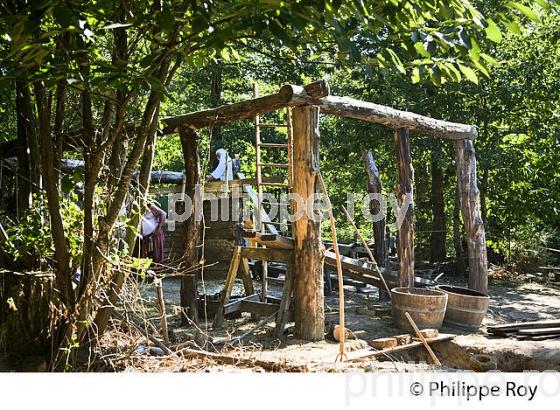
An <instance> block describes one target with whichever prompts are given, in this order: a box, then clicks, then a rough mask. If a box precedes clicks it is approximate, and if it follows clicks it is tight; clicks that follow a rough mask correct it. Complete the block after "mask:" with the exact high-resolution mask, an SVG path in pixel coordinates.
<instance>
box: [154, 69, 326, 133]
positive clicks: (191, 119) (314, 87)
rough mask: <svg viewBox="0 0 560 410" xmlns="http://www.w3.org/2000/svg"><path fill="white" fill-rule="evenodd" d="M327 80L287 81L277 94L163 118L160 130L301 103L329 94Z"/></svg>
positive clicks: (223, 120)
mask: <svg viewBox="0 0 560 410" xmlns="http://www.w3.org/2000/svg"><path fill="white" fill-rule="evenodd" d="M329 92H330V90H329V86H328V83H327V82H326V80H319V81H315V82H313V83H311V84H307V85H306V86H304V87H300V86H297V85H292V84H286V85H284V86H282V88H280V91H278V92H277V93H276V94H271V95H265V96H263V97H257V98H253V99H250V100H247V101H241V102H238V103H233V104H228V105H223V106H221V107H217V108H212V109H209V110H203V111H197V112H192V113H188V114H184V115H179V116H175V117H167V118H164V119H162V122H163V124H164V127H163V130H162V134H171V133H173V132H175V131H176V130H177V129H178V128H179V127H181V126H191V127H195V128H204V127H209V126H211V125H216V124H225V123H228V122H232V121H236V120H239V119H243V118H253V117H254V116H255V115H258V114H262V113H266V112H271V111H276V110H278V109H280V108H285V107H288V106H290V105H303V104H306V103H307V100H305V98H321V97H325V96H327V95H328V94H329Z"/></svg>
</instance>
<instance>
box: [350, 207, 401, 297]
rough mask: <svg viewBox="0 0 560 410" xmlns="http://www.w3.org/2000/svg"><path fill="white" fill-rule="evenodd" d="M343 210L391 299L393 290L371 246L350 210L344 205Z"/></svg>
mask: <svg viewBox="0 0 560 410" xmlns="http://www.w3.org/2000/svg"><path fill="white" fill-rule="evenodd" d="M342 210H343V211H344V213H345V214H346V218H347V219H348V221H349V222H350V224H351V225H352V228H354V231H355V232H356V234H357V235H358V238H360V242H362V245H363V246H364V248H365V249H366V252H367V253H368V256H369V259H370V260H371V262H372V263H374V264H375V267H376V268H377V270H378V271H379V277H380V278H381V282H383V286H384V287H385V290H386V291H387V294H388V295H389V299H391V289H389V286H388V285H387V282H386V281H385V278H384V277H383V273H382V272H381V270H380V269H379V268H378V267H377V262H376V261H375V258H374V257H373V253H371V249H370V248H369V246H368V244H367V241H366V240H365V238H364V237H363V236H362V234H361V233H360V230H359V229H358V227H357V226H356V224H355V223H354V219H352V217H351V216H350V214H349V213H348V210H347V209H346V208H345V207H344V205H343V206H342Z"/></svg>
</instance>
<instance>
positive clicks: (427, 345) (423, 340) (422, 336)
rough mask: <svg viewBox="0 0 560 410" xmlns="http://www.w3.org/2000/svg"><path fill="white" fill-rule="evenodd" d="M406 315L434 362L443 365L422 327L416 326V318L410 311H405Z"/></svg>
mask: <svg viewBox="0 0 560 410" xmlns="http://www.w3.org/2000/svg"><path fill="white" fill-rule="evenodd" d="M404 315H405V316H406V318H407V320H408V323H410V326H412V328H413V329H414V332H416V336H418V339H420V341H421V342H422V344H423V345H424V347H425V348H426V350H427V351H428V354H429V355H430V357H431V358H432V361H433V362H434V364H436V365H438V366H441V362H440V361H439V359H438V358H437V356H436V355H435V353H434V351H433V350H432V348H431V347H430V345H429V344H428V342H427V341H426V338H425V337H424V335H423V334H422V332H421V331H420V329H418V326H416V323H414V320H412V317H411V316H410V314H409V313H408V312H404Z"/></svg>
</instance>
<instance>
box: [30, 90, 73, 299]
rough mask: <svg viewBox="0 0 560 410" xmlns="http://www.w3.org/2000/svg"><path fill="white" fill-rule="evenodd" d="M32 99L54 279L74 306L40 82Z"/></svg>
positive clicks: (45, 105)
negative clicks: (49, 230) (47, 212)
mask: <svg viewBox="0 0 560 410" xmlns="http://www.w3.org/2000/svg"><path fill="white" fill-rule="evenodd" d="M34 89H35V100H36V103H37V118H38V121H37V122H38V130H39V139H40V142H41V153H42V155H41V159H42V161H41V166H42V169H43V177H44V187H45V192H46V195H47V207H48V210H49V217H50V223H51V235H52V239H53V245H54V255H55V260H56V282H57V288H58V290H59V292H60V297H61V300H62V302H63V303H65V304H66V306H67V307H69V308H71V307H72V306H73V305H74V293H73V289H72V281H71V277H70V276H71V275H70V256H69V253H68V247H67V244H66V234H65V232H64V226H63V224H62V216H61V214H60V200H59V194H58V171H57V168H58V166H57V164H56V163H55V155H54V148H53V143H52V140H51V134H50V129H49V128H50V127H49V113H48V112H47V98H46V95H45V89H44V85H43V83H42V82H37V83H35V86H34Z"/></svg>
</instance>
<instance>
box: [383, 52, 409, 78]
mask: <svg viewBox="0 0 560 410" xmlns="http://www.w3.org/2000/svg"><path fill="white" fill-rule="evenodd" d="M385 50H387V52H388V53H389V55H390V56H391V60H392V61H393V64H394V65H395V67H396V68H397V70H398V71H399V72H400V73H401V74H405V73H406V71H405V69H404V65H403V63H402V61H401V59H400V58H399V56H398V55H397V54H396V53H395V52H394V51H393V50H391V49H390V48H386V49H385Z"/></svg>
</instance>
